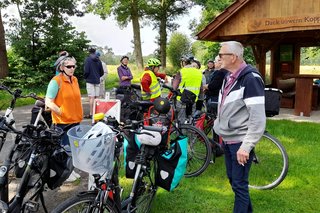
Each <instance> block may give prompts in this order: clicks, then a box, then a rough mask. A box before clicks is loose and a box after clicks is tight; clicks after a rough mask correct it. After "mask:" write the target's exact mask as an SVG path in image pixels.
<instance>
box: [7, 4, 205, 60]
mask: <svg viewBox="0 0 320 213" xmlns="http://www.w3.org/2000/svg"><path fill="white" fill-rule="evenodd" d="M6 11H8V12H9V14H14V13H16V12H15V7H12V6H11V7H9V8H8V9H7V10H6ZM200 14H201V8H200V7H199V6H195V7H192V10H191V11H190V13H189V14H186V15H184V16H180V17H179V18H178V19H177V21H176V22H177V23H179V24H180V27H179V29H178V30H177V32H180V33H183V34H185V35H187V36H188V37H189V38H190V39H191V40H193V38H191V31H190V30H189V29H188V26H189V22H190V20H192V19H197V20H199V18H200ZM69 21H71V22H72V24H73V26H75V27H76V30H77V31H79V32H82V31H84V32H85V33H86V35H87V38H88V39H89V40H91V43H90V44H92V45H97V46H100V47H105V46H108V47H109V48H112V50H113V52H114V53H115V54H116V55H125V54H127V53H128V52H133V44H132V42H131V41H132V40H133V30H132V25H131V23H129V24H128V26H127V27H126V28H124V29H120V28H119V26H118V25H117V22H116V21H115V20H114V18H112V17H109V18H107V19H106V20H103V19H101V18H100V17H99V16H97V15H93V14H85V16H84V17H70V18H69ZM140 34H141V42H142V54H143V55H149V54H151V53H153V52H154V50H155V49H156V48H157V45H156V42H155V37H156V36H157V34H158V31H157V30H153V29H152V26H146V27H143V28H142V29H141V32H140ZM168 35H169V36H170V35H171V33H170V32H168ZM169 36H168V41H169V38H170V37H169Z"/></svg>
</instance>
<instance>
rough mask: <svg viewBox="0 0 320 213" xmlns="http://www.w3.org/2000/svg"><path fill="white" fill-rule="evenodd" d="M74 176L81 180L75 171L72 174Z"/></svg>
mask: <svg viewBox="0 0 320 213" xmlns="http://www.w3.org/2000/svg"><path fill="white" fill-rule="evenodd" d="M71 174H72V175H73V176H75V177H76V178H81V176H80V174H79V173H77V172H75V171H74V170H73V171H72V173H71Z"/></svg>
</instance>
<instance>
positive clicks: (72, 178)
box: [65, 173, 78, 183]
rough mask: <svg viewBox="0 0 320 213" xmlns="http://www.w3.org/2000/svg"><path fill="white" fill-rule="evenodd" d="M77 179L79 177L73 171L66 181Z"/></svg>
mask: <svg viewBox="0 0 320 213" xmlns="http://www.w3.org/2000/svg"><path fill="white" fill-rule="evenodd" d="M77 179H78V178H77V177H76V176H74V175H73V174H72V173H71V175H70V176H69V177H68V179H67V180H66V181H65V183H71V182H74V181H76V180H77Z"/></svg>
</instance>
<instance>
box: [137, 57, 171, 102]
mask: <svg viewBox="0 0 320 213" xmlns="http://www.w3.org/2000/svg"><path fill="white" fill-rule="evenodd" d="M160 66H161V62H160V60H158V59H156V58H150V59H149V60H148V63H147V67H146V68H145V69H144V72H143V73H142V75H141V78H140V82H141V95H142V99H143V100H150V101H154V100H155V99H156V98H158V97H160V96H161V89H160V84H159V82H158V78H161V79H166V74H165V73H159V69H160Z"/></svg>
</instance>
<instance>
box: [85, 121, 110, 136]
mask: <svg viewBox="0 0 320 213" xmlns="http://www.w3.org/2000/svg"><path fill="white" fill-rule="evenodd" d="M108 133H113V131H112V129H111V128H110V127H109V126H108V125H106V124H105V123H102V122H98V123H97V124H95V125H94V126H93V127H92V128H91V129H90V130H89V131H88V132H87V133H86V134H85V135H84V136H82V139H94V138H98V137H100V136H102V135H105V134H108Z"/></svg>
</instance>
